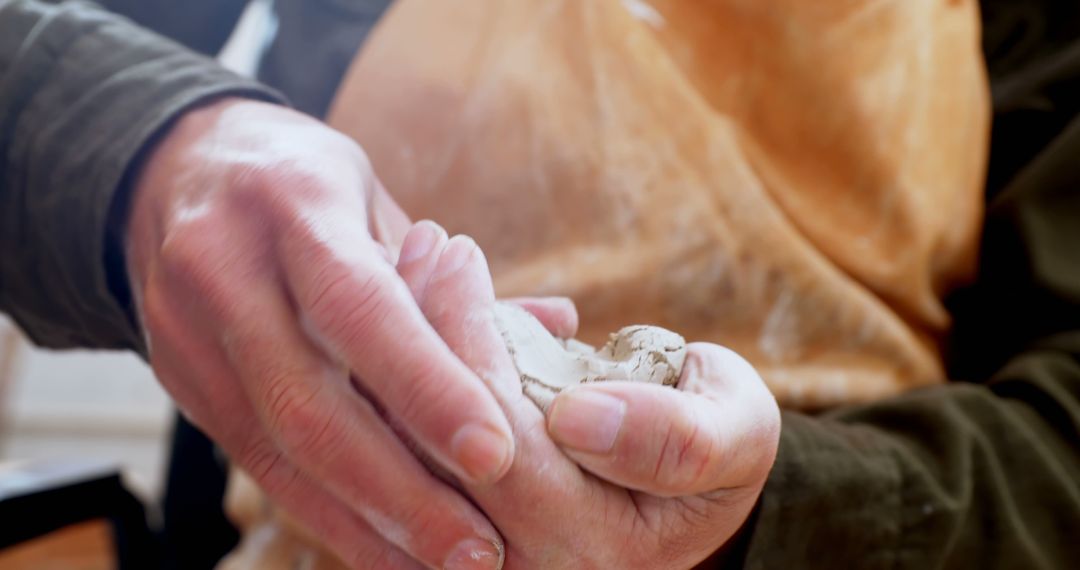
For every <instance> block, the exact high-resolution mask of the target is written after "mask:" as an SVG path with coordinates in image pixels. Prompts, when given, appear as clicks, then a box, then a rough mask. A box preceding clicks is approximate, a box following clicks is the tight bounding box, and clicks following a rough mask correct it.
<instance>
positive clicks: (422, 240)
mask: <svg viewBox="0 0 1080 570" xmlns="http://www.w3.org/2000/svg"><path fill="white" fill-rule="evenodd" d="M445 239H446V230H444V229H442V227H441V226H439V225H438V224H436V223H435V222H432V221H431V220H421V221H420V222H417V223H416V224H414V225H413V227H412V228H410V229H409V232H408V233H407V234H406V235H405V241H404V243H402V245H401V254H400V255H399V256H398V262H397V265H398V266H399V267H400V266H402V265H407V264H410V263H413V262H415V261H417V260H418V259H420V258H423V257H427V256H429V255H431V253H432V252H433V251H434V250H435V247H436V245H438V244H439V242H440V241H443V240H445Z"/></svg>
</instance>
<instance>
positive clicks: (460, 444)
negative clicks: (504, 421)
mask: <svg viewBox="0 0 1080 570" xmlns="http://www.w3.org/2000/svg"><path fill="white" fill-rule="evenodd" d="M450 454H451V456H452V457H453V459H454V461H455V462H456V463H457V465H458V466H459V467H460V469H459V471H460V472H461V475H464V479H465V480H466V481H467V482H469V483H472V484H474V485H490V484H492V483H495V482H496V481H498V480H499V479H501V478H502V477H503V476H504V475H506V473H507V472H508V471H509V470H510V466H511V465H512V464H513V462H514V438H513V437H511V436H510V434H509V433H507V430H504V429H500V428H497V427H494V426H489V425H485V424H469V425H466V426H465V427H463V428H461V429H459V430H458V431H457V433H455V434H454V436H453V437H452V438H451V439H450Z"/></svg>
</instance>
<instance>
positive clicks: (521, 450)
mask: <svg viewBox="0 0 1080 570" xmlns="http://www.w3.org/2000/svg"><path fill="white" fill-rule="evenodd" d="M432 236H438V237H437V243H436V245H435V246H434V247H433V248H432V249H431V250H430V252H429V253H428V254H427V255H423V256H420V257H418V258H415V259H412V260H409V261H402V262H399V263H398V271H399V272H400V273H401V275H402V276H403V277H404V278H405V281H406V282H407V283H408V284H409V287H410V288H411V289H412V291H413V294H414V295H415V296H416V298H417V300H418V302H419V304H420V307H421V308H422V309H423V311H424V314H425V315H426V316H427V318H428V320H429V321H430V322H431V323H432V324H433V325H434V326H435V329H436V330H437V331H438V332H439V334H440V335H441V336H442V337H443V338H444V339H445V340H446V341H447V344H448V345H449V346H450V347H451V348H453V349H454V351H455V352H456V353H457V354H458V355H459V356H461V357H462V359H463V360H464V361H465V363H466V364H468V365H469V366H470V367H471V368H472V369H473V370H476V371H477V372H478V373H479V374H480V376H481V377H482V378H484V379H485V381H487V382H488V383H489V384H490V386H491V389H492V391H493V392H494V393H495V394H496V395H497V397H498V399H499V401H500V403H501V405H502V406H503V407H504V409H505V411H506V413H507V417H509V418H510V420H511V423H512V425H513V431H514V435H515V445H516V449H517V454H516V455H515V460H514V463H513V465H512V466H511V468H510V470H509V472H508V473H507V474H506V475H505V476H504V477H503V478H502V479H501V480H500V481H498V482H496V483H494V484H492V485H484V486H477V485H469V484H466V485H465V488H466V490H467V491H468V493H469V495H470V496H472V497H473V499H474V500H475V501H476V503H477V504H478V505H479V506H480V507H481V508H482V509H483V511H484V512H485V513H486V514H487V515H488V517H489V519H490V520H491V521H492V523H494V524H495V526H496V527H497V528H498V529H499V530H500V532H501V533H502V536H503V538H504V540H505V541H506V546H507V552H506V567H507V568H514V569H518V568H536V569H542V568H689V567H692V566H693V565H694V564H696V563H698V562H700V561H701V560H703V559H705V558H706V557H708V556H709V555H710V554H711V553H713V552H715V551H716V550H717V549H719V548H720V547H721V546H722V545H723V544H724V543H726V542H727V541H728V539H729V538H730V537H731V536H733V534H734V533H735V532H736V531H737V530H738V529H739V528H740V527H741V526H742V524H743V523H744V522H745V520H746V518H747V516H748V515H749V513H750V511H751V510H752V508H753V505H754V503H755V502H756V500H757V497H758V496H759V494H760V492H761V488H762V486H763V485H764V482H765V479H766V477H767V475H768V471H769V468H770V467H771V466H772V463H773V460H774V459H775V454H776V446H777V440H778V437H779V427H780V419H779V411H778V408H777V406H776V403H775V400H774V399H773V397H772V395H771V394H770V393H769V392H768V390H767V389H766V388H765V385H764V383H763V382H762V380H761V378H760V377H759V376H758V375H757V373H756V372H755V371H754V370H753V368H752V367H750V365H749V364H748V363H747V362H746V361H745V360H743V359H742V358H740V357H739V356H737V355H736V354H735V353H733V352H731V351H729V350H726V349H724V348H721V347H718V346H716V345H711V344H703V343H695V344H691V345H690V346H689V355H688V358H687V364H686V367H685V369H684V371H683V375H682V377H681V378H680V381H679V385H678V390H672V389H670V388H667V387H663V386H657V385H651V384H642V383H630V382H604V383H597V384H591V385H586V386H583V387H579V388H575V389H572V390H567V391H564V392H563V393H561V394H560V396H559V397H558V398H556V400H555V402H554V404H553V406H552V408H551V410H550V411H549V414H548V417H547V418H546V420H545V417H544V416H543V415H542V414H541V412H540V411H539V409H538V408H537V407H536V406H535V405H534V404H533V403H532V402H531V401H530V400H529V399H528V398H527V397H525V396H524V395H523V394H522V392H521V388H520V384H519V381H518V379H517V373H516V371H515V369H514V366H513V363H512V361H511V360H510V357H509V355H508V354H507V352H506V350H505V349H504V347H503V341H502V337H501V336H500V334H499V332H498V330H497V328H496V327H495V325H494V321H493V313H492V306H493V304H494V303H495V295H494V289H493V287H492V283H491V276H490V273H489V272H488V269H487V265H486V262H485V260H484V257H483V253H482V252H481V251H480V249H479V248H478V247H476V245H475V243H474V242H473V241H472V240H471V239H468V238H464V237H460V236H459V237H455V238H453V239H450V240H447V239H446V234H445V232H442V231H441V229H439V228H438V227H437V226H435V225H434V224H431V223H430V222H427V223H421V224H418V225H417V226H415V227H414V229H413V230H412V231H411V232H410V234H409V236H408V238H407V239H406V242H405V243H406V245H405V248H406V250H410V249H412V248H411V245H412V243H413V242H414V241H418V242H430V241H431V239H432ZM447 257H450V258H452V259H460V258H461V257H467V260H466V261H465V262H464V263H463V265H462V266H461V268H460V269H458V270H457V272H455V273H453V274H450V275H446V274H445V273H441V272H440V271H439V269H438V268H440V267H444V266H446V265H447V261H446V259H447ZM456 263H459V262H455V264H456ZM597 403H599V404H600V406H597V405H595V404H597ZM604 404H607V405H609V406H610V407H611V408H613V409H615V410H616V411H617V412H620V411H621V426H619V425H618V422H617V421H616V422H605V421H603V420H602V419H601V413H600V410H601V409H603V407H604ZM616 416H618V413H617V414H616ZM545 423H546V426H545ZM545 428H546V429H545Z"/></svg>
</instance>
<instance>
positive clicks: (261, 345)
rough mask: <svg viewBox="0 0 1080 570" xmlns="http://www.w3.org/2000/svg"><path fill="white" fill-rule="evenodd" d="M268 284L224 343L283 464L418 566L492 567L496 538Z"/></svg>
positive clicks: (243, 303)
mask: <svg viewBox="0 0 1080 570" xmlns="http://www.w3.org/2000/svg"><path fill="white" fill-rule="evenodd" d="M267 283H272V282H270V281H262V282H252V283H250V284H247V286H246V287H245V289H246V290H247V292H248V295H247V296H246V297H245V298H244V299H243V300H240V301H238V302H237V306H236V309H235V311H236V313H235V315H236V316H235V319H236V320H234V321H233V322H231V323H230V325H229V326H228V327H227V328H228V329H229V330H230V331H231V332H230V336H229V340H228V342H227V344H226V346H227V354H228V356H229V360H230V362H231V363H232V364H233V366H234V367H235V368H236V370H237V371H238V373H239V375H240V377H241V379H242V381H243V384H244V385H245V387H246V388H247V389H248V393H249V395H250V396H251V400H252V402H253V403H254V406H255V409H256V411H257V413H258V415H259V416H260V417H261V418H262V420H263V423H264V424H265V425H266V427H267V429H268V430H269V434H270V437H271V438H272V440H273V441H274V443H275V444H276V446H277V447H278V448H280V449H281V450H283V451H284V455H285V457H287V458H288V459H289V460H290V461H291V462H292V463H295V464H296V465H297V466H298V467H299V469H300V470H301V471H302V472H303V474H304V475H305V476H306V477H309V478H310V479H311V480H313V481H317V482H318V484H319V485H320V486H322V487H323V488H325V489H326V490H327V491H329V492H331V493H332V494H333V495H334V496H336V497H337V498H338V499H340V500H341V501H343V502H344V503H345V504H346V505H347V506H348V508H349V509H351V510H352V511H353V512H355V513H358V514H359V515H360V516H361V517H362V518H363V520H365V521H366V522H367V523H368V524H369V525H370V526H371V527H372V528H374V529H375V531H376V532H378V533H379V534H380V535H381V536H383V537H384V538H386V539H387V540H388V541H390V542H391V543H393V544H395V545H396V546H398V547H399V548H401V549H402V550H404V551H405V552H407V553H408V554H410V555H411V556H413V557H414V558H416V559H417V560H420V561H421V562H424V563H425V564H428V565H430V566H434V567H442V566H443V565H444V564H448V563H449V562H448V561H449V560H450V559H451V558H452V557H455V556H458V557H465V558H467V559H477V560H481V561H489V562H490V561H494V562H495V563H497V561H498V559H499V557H500V553H501V539H500V538H499V535H498V533H497V531H496V530H495V529H494V528H493V527H492V526H491V525H490V523H488V521H487V519H486V518H485V517H484V516H483V515H482V514H481V513H480V512H479V511H478V510H477V509H476V508H475V507H473V506H472V505H471V504H470V503H469V502H468V501H467V500H465V499H464V498H463V497H461V496H460V495H459V494H458V493H457V492H456V491H454V490H453V489H451V488H450V487H449V486H448V485H446V484H445V483H443V482H441V481H439V480H438V479H436V478H435V477H433V476H432V475H431V474H430V473H429V472H428V471H427V470H426V469H425V468H424V467H423V466H422V465H421V464H420V463H419V461H417V459H416V458H415V457H414V456H413V455H412V454H411V453H409V451H408V449H407V448H406V447H405V446H404V445H403V444H402V443H401V441H400V440H398V439H397V437H396V436H395V434H394V433H393V431H392V430H391V429H390V428H389V427H388V426H387V425H386V423H385V422H384V421H383V420H382V418H381V417H380V416H379V414H378V412H376V411H375V409H374V408H373V407H372V406H371V405H370V404H369V403H368V402H366V401H364V400H363V399H362V398H361V397H360V396H359V395H358V394H357V393H356V392H355V391H354V390H353V388H352V386H351V385H350V383H349V380H348V374H347V372H346V371H345V370H342V369H337V368H336V367H335V366H333V365H332V363H330V362H329V361H327V360H325V358H324V357H323V355H321V354H320V353H319V352H318V351H317V350H316V349H315V347H314V346H313V345H311V343H310V341H309V340H308V339H307V338H306V337H305V336H304V335H303V334H302V333H301V332H300V331H299V330H297V329H296V327H295V326H294V325H293V322H294V317H293V315H292V313H291V309H290V308H289V307H288V306H287V305H285V304H284V302H283V300H282V299H280V298H279V297H276V296H275V290H274V288H273V287H272V286H269V285H267ZM263 454H264V455H266V454H267V453H266V452H263ZM264 461H265V460H264ZM248 463H249V464H250V463H252V462H251V461H250V460H249V461H248ZM267 484H268V485H269V484H272V482H270V483H267ZM292 500H295V499H292ZM298 504H300V505H302V503H298ZM473 567H495V566H494V565H493V564H492V565H489V566H473Z"/></svg>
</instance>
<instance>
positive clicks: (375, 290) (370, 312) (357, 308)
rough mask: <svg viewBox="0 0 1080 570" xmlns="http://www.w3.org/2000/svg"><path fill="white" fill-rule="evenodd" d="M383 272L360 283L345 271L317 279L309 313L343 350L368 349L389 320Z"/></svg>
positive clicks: (337, 270) (328, 271)
mask: <svg viewBox="0 0 1080 570" xmlns="http://www.w3.org/2000/svg"><path fill="white" fill-rule="evenodd" d="M383 287H384V285H383V276H382V274H381V273H380V272H379V271H377V270H376V271H374V272H372V273H369V274H368V275H367V276H366V277H364V278H360V279H357V278H356V277H354V276H352V275H350V274H349V273H347V270H346V269H345V268H340V267H335V268H329V267H328V268H327V269H325V270H324V271H322V272H320V274H318V275H316V276H315V280H314V287H313V289H312V291H313V293H312V296H311V302H310V306H309V311H310V315H311V318H312V319H313V320H314V321H315V322H316V323H317V324H318V326H319V328H320V329H321V332H322V333H323V334H324V335H326V336H327V337H328V338H329V339H331V341H332V342H335V343H336V344H338V345H340V346H364V345H366V344H367V341H368V340H369V339H370V335H371V334H372V332H373V331H375V330H377V329H378V328H379V327H380V326H381V325H382V324H383V323H384V322H385V321H386V318H387V313H388V309H389V307H388V304H387V297H386V295H385V294H384V292H383Z"/></svg>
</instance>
